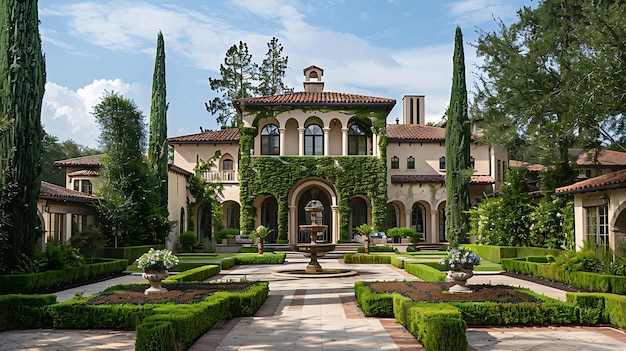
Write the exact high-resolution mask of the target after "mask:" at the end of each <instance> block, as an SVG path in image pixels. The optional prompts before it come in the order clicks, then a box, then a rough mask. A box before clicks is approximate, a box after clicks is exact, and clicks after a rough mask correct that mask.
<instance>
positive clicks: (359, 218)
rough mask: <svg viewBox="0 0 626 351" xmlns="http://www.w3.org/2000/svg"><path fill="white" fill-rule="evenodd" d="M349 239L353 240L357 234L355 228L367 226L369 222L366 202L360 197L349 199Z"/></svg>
mask: <svg viewBox="0 0 626 351" xmlns="http://www.w3.org/2000/svg"><path fill="white" fill-rule="evenodd" d="M349 204H350V223H349V225H350V239H354V235H355V234H358V233H357V232H356V227H358V226H360V225H361V224H368V223H369V222H370V221H369V217H370V216H369V213H370V210H369V206H368V203H367V201H365V199H364V198H362V197H360V196H355V197H353V198H352V199H350V202H349Z"/></svg>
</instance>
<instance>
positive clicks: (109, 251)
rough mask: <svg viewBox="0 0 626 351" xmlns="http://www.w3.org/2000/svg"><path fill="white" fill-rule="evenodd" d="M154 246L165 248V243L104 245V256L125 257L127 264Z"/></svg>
mask: <svg viewBox="0 0 626 351" xmlns="http://www.w3.org/2000/svg"><path fill="white" fill-rule="evenodd" d="M150 248H154V249H155V250H163V249H165V245H142V246H125V247H105V248H104V253H103V255H104V257H109V258H116V259H126V260H128V264H129V265H130V264H133V262H135V260H136V259H138V258H139V257H140V256H141V255H143V254H145V253H146V252H148V250H150Z"/></svg>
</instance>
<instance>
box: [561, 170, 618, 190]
mask: <svg viewBox="0 0 626 351" xmlns="http://www.w3.org/2000/svg"><path fill="white" fill-rule="evenodd" d="M619 188H626V169H622V170H619V171H616V172H611V173H607V174H604V175H601V176H598V177H594V178H589V179H587V180H583V181H580V182H578V183H574V184H572V185H568V186H564V187H561V188H557V189H556V190H555V192H556V193H557V194H562V195H567V194H578V193H587V192H592V191H601V190H605V189H619Z"/></svg>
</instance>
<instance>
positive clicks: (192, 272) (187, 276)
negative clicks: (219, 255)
mask: <svg viewBox="0 0 626 351" xmlns="http://www.w3.org/2000/svg"><path fill="white" fill-rule="evenodd" d="M220 270H221V268H220V266H219V265H205V266H202V267H198V268H194V269H189V270H186V271H184V272H181V273H179V274H176V275H172V276H169V277H168V278H167V279H166V280H164V281H163V282H164V283H174V282H201V281H203V280H205V279H208V278H210V277H212V276H214V275H216V274H219V273H220Z"/></svg>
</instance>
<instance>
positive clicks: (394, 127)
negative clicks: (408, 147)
mask: <svg viewBox="0 0 626 351" xmlns="http://www.w3.org/2000/svg"><path fill="white" fill-rule="evenodd" d="M387 140H388V141H412V142H420V141H440V142H445V141H446V129H445V128H441V127H432V126H426V125H423V124H388V125H387Z"/></svg>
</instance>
